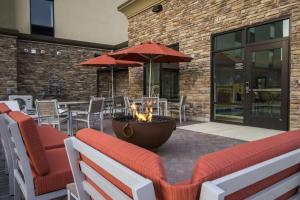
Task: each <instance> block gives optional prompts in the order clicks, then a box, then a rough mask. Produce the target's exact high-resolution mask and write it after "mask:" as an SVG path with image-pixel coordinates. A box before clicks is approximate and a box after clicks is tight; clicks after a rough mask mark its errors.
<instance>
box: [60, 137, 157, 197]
mask: <svg viewBox="0 0 300 200" xmlns="http://www.w3.org/2000/svg"><path fill="white" fill-rule="evenodd" d="M65 146H66V149H67V154H68V158H69V162H70V166H71V169H72V173H73V177H74V181H75V184H76V189H77V192H78V198H79V199H81V200H86V199H89V197H92V198H93V199H95V200H102V199H104V197H103V196H102V195H101V194H100V193H99V192H98V191H97V190H96V189H95V188H94V187H93V186H92V185H91V184H90V183H88V182H87V181H86V180H85V177H88V178H89V179H91V180H92V181H93V182H94V183H95V184H96V185H97V186H98V187H99V188H101V189H102V190H103V191H105V192H106V194H108V195H109V196H110V197H111V198H112V199H118V200H129V199H131V198H130V197H129V196H128V195H127V194H125V193H124V192H122V191H121V190H119V188H117V187H116V186H115V185H114V184H112V183H111V182H109V181H108V180H107V179H105V178H104V177H103V176H101V175H100V174H99V173H97V172H96V171H95V170H94V169H92V168H91V167H90V166H89V165H87V164H86V163H85V162H84V161H80V162H79V165H78V160H79V158H80V154H82V155H84V156H86V157H87V158H88V159H90V160H91V161H93V162H94V163H95V164H97V165H98V166H100V167H101V168H103V169H104V170H105V171H107V172H108V173H110V174H111V175H112V176H114V177H115V178H117V179H118V180H119V181H121V182H122V183H123V184H125V185H127V186H128V187H129V188H130V189H131V190H132V194H133V199H134V200H155V199H156V197H155V192H154V187H153V184H152V182H151V181H150V180H149V179H146V178H144V177H142V176H140V175H139V174H137V173H135V172H133V171H132V170H130V169H128V168H126V167H125V166H123V165H122V164H120V163H118V162H117V161H115V160H113V159H111V158H110V157H108V156H106V155H104V154H103V153H101V152H99V151H97V150H96V149H94V148H92V147H91V146H89V145H87V144H86V143H84V142H82V141H80V140H78V139H77V138H74V137H73V138H68V139H65Z"/></svg>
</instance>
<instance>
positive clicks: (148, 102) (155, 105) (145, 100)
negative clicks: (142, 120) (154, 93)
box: [142, 97, 159, 115]
mask: <svg viewBox="0 0 300 200" xmlns="http://www.w3.org/2000/svg"><path fill="white" fill-rule="evenodd" d="M149 106H150V107H152V109H153V112H152V114H153V115H159V97H142V109H143V111H144V110H145V109H146V107H149Z"/></svg>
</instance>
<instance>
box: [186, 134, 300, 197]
mask: <svg viewBox="0 0 300 200" xmlns="http://www.w3.org/2000/svg"><path fill="white" fill-rule="evenodd" d="M297 148H300V130H298V131H293V132H287V133H282V134H279V135H276V136H273V137H269V138H265V139H262V140H258V141H254V142H249V143H245V144H241V145H238V146H235V147H231V148H228V149H225V150H222V151H219V152H215V153H211V154H207V155H205V156H203V157H202V158H200V159H199V160H198V161H197V163H196V166H195V168H194V171H193V176H192V180H191V181H192V183H198V184H199V186H200V185H201V184H202V183H203V182H205V181H210V180H214V179H217V178H220V177H222V176H225V175H227V174H230V173H233V172H236V171H239V170H241V169H244V168H247V167H250V166H252V165H255V164H257V163H260V162H263V161H266V160H269V159H271V158H274V157H276V156H279V155H282V154H284V153H287V152H289V151H292V150H295V149H297ZM299 169H300V168H299V165H296V166H294V167H291V168H289V169H287V170H285V171H283V172H280V173H278V174H276V175H273V176H271V177H269V178H267V179H265V180H263V181H260V182H259V183H256V184H254V185H252V186H249V187H247V188H245V189H243V190H241V191H238V192H236V193H234V194H232V195H229V196H228V197H227V198H226V199H244V198H246V197H249V196H251V195H253V194H255V193H257V192H258V191H261V190H262V189H264V188H266V187H268V186H270V185H272V184H274V183H276V182H278V181H279V180H282V179H284V178H285V177H288V176H290V175H291V174H293V173H295V172H297V171H299ZM198 195H199V193H198Z"/></svg>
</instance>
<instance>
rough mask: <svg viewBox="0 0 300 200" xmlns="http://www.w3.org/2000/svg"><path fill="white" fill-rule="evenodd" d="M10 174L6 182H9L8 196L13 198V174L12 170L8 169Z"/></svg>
mask: <svg viewBox="0 0 300 200" xmlns="http://www.w3.org/2000/svg"><path fill="white" fill-rule="evenodd" d="M10 170H11V172H10V173H9V174H8V180H9V194H10V196H13V195H14V192H15V186H14V184H15V183H14V179H15V177H14V174H13V169H10Z"/></svg>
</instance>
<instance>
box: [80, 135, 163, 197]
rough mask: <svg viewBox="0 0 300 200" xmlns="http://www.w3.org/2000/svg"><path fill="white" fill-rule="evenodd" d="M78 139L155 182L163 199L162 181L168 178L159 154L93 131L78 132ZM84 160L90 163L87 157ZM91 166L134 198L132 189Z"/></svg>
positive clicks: (156, 190) (155, 187)
mask: <svg viewBox="0 0 300 200" xmlns="http://www.w3.org/2000/svg"><path fill="white" fill-rule="evenodd" d="M76 137H77V138H78V139H79V140H81V141H83V142H84V143H87V144H88V145H90V146H91V147H93V148H95V149H97V150H98V151H100V152H102V153H103V154H105V155H107V156H108V157H110V158H112V159H113V160H116V161H117V162H119V163H121V164H123V165H124V166H126V167H128V168H129V169H131V170H133V171H135V172H136V173H138V174H140V175H142V176H143V177H145V178H148V179H150V180H151V181H152V182H153V185H154V189H155V192H156V195H157V197H158V198H159V199H161V198H160V197H161V196H162V194H161V189H160V179H163V180H165V179H166V178H165V172H164V169H163V166H162V163H161V160H160V157H159V156H158V155H157V154H155V153H153V152H151V151H148V150H146V149H143V148H140V147H138V146H136V145H133V144H130V143H127V142H124V141H122V140H119V139H117V138H115V137H112V136H110V135H107V134H105V133H102V132H99V131H95V130H92V129H82V130H80V131H78V132H77V134H76ZM83 159H85V161H86V162H87V163H90V161H89V160H87V159H86V158H85V157H83ZM89 165H91V167H93V168H94V169H95V170H96V171H97V172H98V173H100V174H101V175H103V176H104V177H106V178H107V179H108V180H109V181H111V182H112V183H113V184H115V185H117V187H118V188H120V189H121V190H123V192H125V193H126V194H127V195H129V196H132V194H131V191H130V189H129V188H128V187H127V186H126V185H124V184H122V183H121V182H119V181H118V180H116V179H115V178H114V177H111V176H110V175H109V174H108V173H107V172H104V170H103V169H100V168H99V167H96V166H95V165H94V164H92V163H90V164H89Z"/></svg>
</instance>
